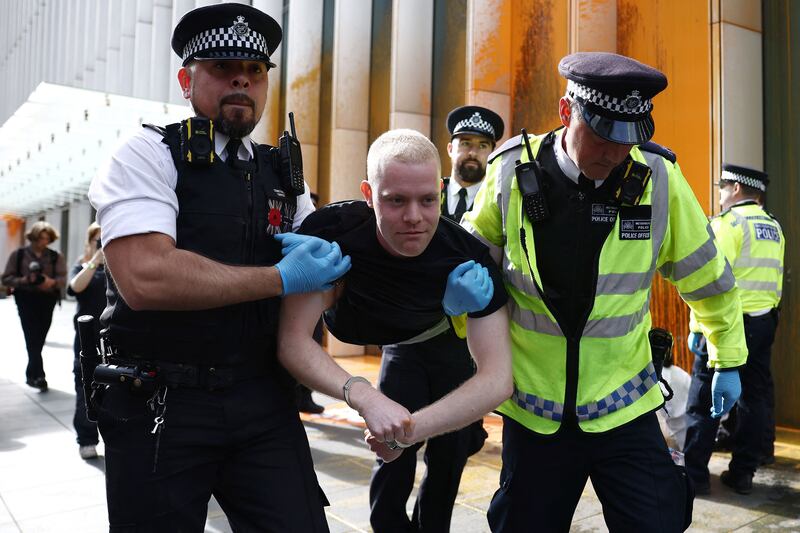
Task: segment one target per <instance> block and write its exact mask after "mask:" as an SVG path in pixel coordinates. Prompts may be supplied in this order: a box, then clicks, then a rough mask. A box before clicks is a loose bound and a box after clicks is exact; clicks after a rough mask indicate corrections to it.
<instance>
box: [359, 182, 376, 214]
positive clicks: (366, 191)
mask: <svg viewBox="0 0 800 533" xmlns="http://www.w3.org/2000/svg"><path fill="white" fill-rule="evenodd" d="M361 195H362V196H364V200H366V202H367V205H368V206H370V207H374V206H373V204H372V185H370V184H369V182H368V181H367V180H364V181H362V182H361Z"/></svg>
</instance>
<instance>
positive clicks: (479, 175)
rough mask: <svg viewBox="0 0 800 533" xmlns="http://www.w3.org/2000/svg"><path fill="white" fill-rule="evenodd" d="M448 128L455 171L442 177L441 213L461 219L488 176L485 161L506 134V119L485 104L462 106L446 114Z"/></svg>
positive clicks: (450, 153) (448, 148) (453, 169)
mask: <svg viewBox="0 0 800 533" xmlns="http://www.w3.org/2000/svg"><path fill="white" fill-rule="evenodd" d="M447 130H448V131H449V132H450V142H449V143H447V154H448V155H449V156H450V162H451V164H452V172H453V175H452V176H450V177H447V178H443V180H442V181H443V187H442V215H444V216H446V217H447V218H449V219H451V220H455V221H456V222H460V221H461V217H462V216H463V215H464V213H465V212H467V211H469V210H470V209H472V203H473V202H474V201H475V195H476V194H477V193H478V189H480V187H481V183H482V182H483V178H484V176H486V161H487V159H488V158H489V154H490V153H491V152H492V150H494V147H495V143H497V141H498V139H500V138H501V137H502V136H503V119H502V118H500V115H498V114H497V113H495V112H494V111H492V110H491V109H486V108H485V107H480V106H475V105H468V106H462V107H457V108H455V109H453V110H452V111H450V113H449V114H448V115H447Z"/></svg>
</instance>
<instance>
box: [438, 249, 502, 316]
mask: <svg viewBox="0 0 800 533" xmlns="http://www.w3.org/2000/svg"><path fill="white" fill-rule="evenodd" d="M493 295H494V283H492V278H491V276H489V271H488V270H487V269H486V267H484V266H481V265H479V264H477V263H475V261H472V260H470V261H466V262H465V263H461V264H460V265H458V266H457V267H455V268H454V269H453V271H452V272H450V275H448V276H447V288H446V289H445V291H444V299H443V300H442V307H444V312H445V313H447V314H448V315H450V316H458V315H463V314H464V313H475V312H477V311H481V310H483V309H484V308H485V307H486V306H487V305H489V302H490V301H491V300H492V296H493Z"/></svg>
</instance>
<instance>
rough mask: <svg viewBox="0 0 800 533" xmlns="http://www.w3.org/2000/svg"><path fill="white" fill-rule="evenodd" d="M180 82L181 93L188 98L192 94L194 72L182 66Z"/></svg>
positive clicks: (179, 74) (179, 75) (179, 72)
mask: <svg viewBox="0 0 800 533" xmlns="http://www.w3.org/2000/svg"><path fill="white" fill-rule="evenodd" d="M178 83H179V84H180V85H181V93H182V94H183V97H184V98H186V99H187V100H188V99H189V98H190V97H191V96H192V74H191V72H189V69H187V68H186V67H181V69H180V70H179V71H178Z"/></svg>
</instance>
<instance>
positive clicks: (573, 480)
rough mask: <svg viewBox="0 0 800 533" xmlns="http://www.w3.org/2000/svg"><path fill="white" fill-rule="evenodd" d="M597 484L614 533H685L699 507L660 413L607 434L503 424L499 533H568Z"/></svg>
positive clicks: (495, 512) (494, 507)
mask: <svg viewBox="0 0 800 533" xmlns="http://www.w3.org/2000/svg"><path fill="white" fill-rule="evenodd" d="M589 478H591V480H592V486H593V487H594V490H595V492H596V493H597V496H598V498H599V499H600V503H601V504H602V506H603V517H604V519H605V521H606V525H607V526H608V529H609V531H611V532H612V533H616V532H631V533H645V532H663V533H675V532H680V531H684V530H685V529H686V528H687V527H688V526H689V523H690V522H691V515H692V500H693V497H694V494H693V492H692V490H691V488H690V485H689V481H688V478H687V476H686V473H685V470H684V469H683V468H682V467H679V466H676V465H675V464H674V463H673V461H672V458H671V456H670V453H669V451H668V449H667V446H666V443H665V442H664V437H663V436H662V435H661V430H660V429H659V425H658V419H657V418H656V414H655V413H654V412H651V413H647V414H644V415H642V416H640V417H638V418H636V419H634V420H633V421H631V422H629V423H627V424H625V425H623V426H620V427H617V428H614V429H612V430H609V431H606V432H603V433H583V432H581V431H580V430H579V429H577V428H571V429H570V428H563V429H562V430H560V431H559V432H558V433H556V434H555V435H539V434H537V433H534V432H532V431H530V430H528V429H527V428H526V427H524V426H523V425H521V424H519V423H518V422H516V421H514V420H513V419H511V418H508V417H504V418H503V469H502V471H501V473H500V488H499V489H498V490H497V492H496V493H495V495H494V497H493V498H492V502H491V504H490V505H489V512H488V520H489V527H490V528H491V530H492V531H493V532H495V533H498V532H502V533H528V532H543V533H550V532H562V531H563V532H567V531H569V530H570V523H571V521H572V517H573V514H574V513H575V508H576V507H577V505H578V500H579V499H580V497H581V493H582V492H583V489H584V487H585V485H586V480H587V479H589Z"/></svg>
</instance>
